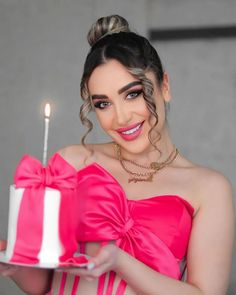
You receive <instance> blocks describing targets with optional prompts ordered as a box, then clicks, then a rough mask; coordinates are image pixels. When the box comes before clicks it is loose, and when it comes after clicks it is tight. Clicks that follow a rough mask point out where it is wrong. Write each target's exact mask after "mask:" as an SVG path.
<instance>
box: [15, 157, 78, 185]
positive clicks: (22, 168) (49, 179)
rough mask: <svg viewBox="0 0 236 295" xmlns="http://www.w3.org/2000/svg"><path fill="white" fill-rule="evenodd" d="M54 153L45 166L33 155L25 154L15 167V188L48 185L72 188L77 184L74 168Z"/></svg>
mask: <svg viewBox="0 0 236 295" xmlns="http://www.w3.org/2000/svg"><path fill="white" fill-rule="evenodd" d="M65 163H66V161H62V158H61V157H58V156H57V154H56V155H54V156H53V157H52V158H51V159H50V161H49V164H48V166H47V167H43V165H42V164H41V162H40V161H39V160H37V159H36V158H34V157H31V156H29V155H25V156H24V157H23V158H22V159H21V161H20V163H19V165H18V167H17V168H16V172H15V177H14V183H15V185H16V187H17V188H19V187H24V188H29V187H35V188H37V187H39V186H41V185H42V186H44V187H45V186H48V187H52V188H67V189H73V188H76V185H77V177H76V170H75V169H74V168H73V167H72V166H70V165H69V164H68V165H65Z"/></svg>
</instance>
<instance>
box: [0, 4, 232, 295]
mask: <svg viewBox="0 0 236 295" xmlns="http://www.w3.org/2000/svg"><path fill="white" fill-rule="evenodd" d="M111 13H118V14H121V15H123V16H124V17H126V18H127V19H128V20H129V21H130V23H131V25H132V26H133V27H134V28H135V29H136V30H137V31H138V32H139V33H141V34H146V32H147V30H148V28H150V27H155V28H161V27H172V26H191V25H199V26H200V25H220V24H231V23H234V22H235V15H236V2H235V1H234V0H224V1H222V0H198V1H194V0H191V1H190V0H178V1H171V0H159V1H158V0H156V1H155V0H149V1H148V0H146V1H142V0H135V1H134V0H122V1H120V0H119V1H115V0H110V1H108V0H96V1H92V0H84V1H82V0H67V1H63V0H57V1H56V0H18V1H17V0H0V126H1V129H0V130H1V131H0V148H1V152H0V165H1V169H0V221H1V222H0V236H1V237H3V238H4V237H5V238H6V229H7V217H8V187H9V185H10V183H11V182H12V176H13V172H14V168H15V166H16V164H17V163H18V161H19V159H20V158H21V157H22V155H23V154H25V153H29V154H31V155H34V156H36V157H38V158H42V148H43V128H44V126H43V119H42V118H43V115H42V113H43V104H44V102H45V101H46V100H47V98H50V101H51V103H52V107H53V110H52V111H53V114H52V119H51V124H50V133H49V154H50V155H51V154H52V153H54V152H55V151H56V150H57V149H58V148H60V147H62V146H65V145H67V144H71V143H77V142H79V140H80V136H81V134H83V128H82V127H81V125H80V122H79V119H78V112H79V106H80V98H79V82H80V76H81V72H82V65H83V61H84V58H85V55H86V53H87V50H88V45H87V44H86V33H87V30H88V28H89V26H90V25H91V23H92V22H94V21H95V20H96V18H98V17H100V16H103V15H107V14H111ZM154 45H155V46H156V48H157V49H158V51H159V53H160V55H161V57H162V60H163V62H164V65H165V68H166V70H167V71H168V72H169V74H170V80H171V86H172V97H173V100H172V103H171V111H170V114H169V122H170V126H171V130H172V135H173V138H174V141H175V143H176V145H177V146H178V147H179V149H180V150H181V152H182V153H183V154H185V155H186V156H187V157H189V158H190V159H191V160H193V161H196V162H198V163H201V164H203V165H206V166H210V167H212V168H214V169H217V170H220V171H222V172H223V173H224V174H225V175H226V176H228V178H229V179H230V180H231V182H232V184H233V187H234V191H235V188H236V185H235V184H236V174H235V172H234V169H235V167H236V152H235V150H236V138H235V126H236V59H235V49H236V39H228V40H227V39H217V40H212V41H205V40H202V41H201V40H198V41H180V42H167V43H164V42H158V43H157V42H156V43H154ZM91 140H93V141H101V140H105V136H103V135H102V134H101V132H100V130H98V129H96V130H95V131H94V132H93V135H92V137H91ZM211 197H214V196H211ZM235 281H236V261H235V260H234V267H233V271H232V279H231V285H230V289H229V292H228V295H233V294H235V293H236V286H235V285H236V284H235ZM0 294H1V295H5V294H8V295H9V294H11V295H15V294H22V293H21V292H20V291H19V290H18V289H16V287H15V286H14V284H13V283H12V282H11V281H8V280H6V279H3V278H1V279H0Z"/></svg>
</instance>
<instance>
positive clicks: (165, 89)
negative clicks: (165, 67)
mask: <svg viewBox="0 0 236 295" xmlns="http://www.w3.org/2000/svg"><path fill="white" fill-rule="evenodd" d="M161 91H162V95H163V98H164V101H165V102H170V100H171V94H170V83H169V76H168V74H167V73H166V72H165V73H164V75H163V81H162V85H161Z"/></svg>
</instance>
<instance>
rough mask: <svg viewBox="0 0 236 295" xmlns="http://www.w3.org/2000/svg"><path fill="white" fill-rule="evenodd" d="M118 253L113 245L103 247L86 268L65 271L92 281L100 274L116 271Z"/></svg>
mask: <svg viewBox="0 0 236 295" xmlns="http://www.w3.org/2000/svg"><path fill="white" fill-rule="evenodd" d="M120 251H121V250H120V248H118V247H117V246H116V245H114V244H109V245H106V246H103V247H101V248H100V250H99V252H98V254H97V255H96V256H94V257H92V258H91V259H90V260H89V262H88V265H87V268H68V269H66V271H67V272H69V273H72V274H74V275H78V276H81V277H84V278H85V279H87V280H88V281H92V280H94V279H97V278H98V277H99V276H100V275H101V274H103V273H106V272H108V271H110V270H115V269H116V267H117V262H118V257H119V253H120Z"/></svg>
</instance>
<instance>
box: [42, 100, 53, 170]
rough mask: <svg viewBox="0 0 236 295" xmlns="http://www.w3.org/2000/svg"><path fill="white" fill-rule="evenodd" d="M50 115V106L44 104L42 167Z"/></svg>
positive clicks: (45, 158) (44, 159) (44, 162)
mask: <svg viewBox="0 0 236 295" xmlns="http://www.w3.org/2000/svg"><path fill="white" fill-rule="evenodd" d="M50 114H51V106H50V104H49V103H46V105H45V108H44V144H43V165H44V166H46V163H47V151H48V129H49V121H50Z"/></svg>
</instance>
